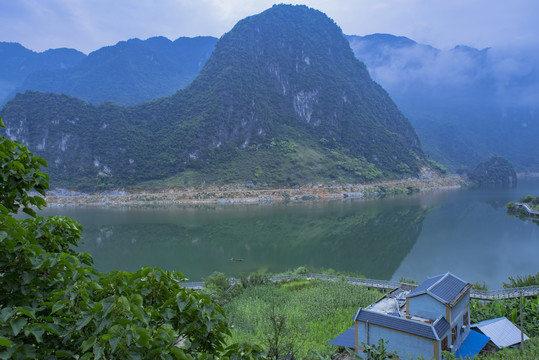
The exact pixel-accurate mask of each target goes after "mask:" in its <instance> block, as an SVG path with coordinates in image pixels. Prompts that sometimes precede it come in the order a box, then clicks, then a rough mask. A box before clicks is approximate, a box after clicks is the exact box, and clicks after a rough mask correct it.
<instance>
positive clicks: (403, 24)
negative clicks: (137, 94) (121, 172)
mask: <svg viewBox="0 0 539 360" xmlns="http://www.w3.org/2000/svg"><path fill="white" fill-rule="evenodd" d="M285 3H295V4H305V5H308V6H310V7H312V8H315V9H318V10H321V11H323V12H325V13H326V14H327V15H328V16H329V17H331V18H332V19H333V20H335V22H336V23H337V24H338V25H339V26H340V27H341V28H342V30H343V32H344V33H345V34H348V35H367V34H372V33H389V34H394V35H404V36H407V37H409V38H411V39H413V40H416V41H417V42H420V43H424V44H429V45H432V46H435V47H438V48H441V49H449V48H452V47H454V46H455V45H468V46H473V47H477V48H485V47H501V46H503V47H505V46H515V45H517V46H531V45H533V46H537V45H538V44H539V25H538V24H539V21H538V20H537V15H538V14H539V1H537V0H306V1H303V2H285ZM273 4H274V1H267V0H0V14H2V18H1V21H0V41H8V42H19V43H21V44H23V45H24V46H25V47H27V48H29V49H32V50H35V51H43V50H47V49H49V48H58V47H70V48H76V49H78V50H81V51H83V52H85V53H89V52H91V51H93V50H97V49H98V48H100V47H102V46H107V45H114V44H115V43H117V42H118V41H121V40H127V39H129V38H134V37H137V38H140V39H146V38H148V37H152V36H158V35H161V36H166V37H168V38H169V39H171V40H174V39H176V38H178V37H180V36H189V37H192V36H198V35H211V36H215V37H220V36H221V35H223V34H224V33H225V32H227V31H229V30H230V29H231V28H232V27H233V26H234V24H235V23H236V22H238V21H239V20H241V19H242V18H244V17H246V16H249V15H254V14H257V13H259V12H261V11H264V10H265V9H267V8H269V7H271V6H272V5H273Z"/></svg>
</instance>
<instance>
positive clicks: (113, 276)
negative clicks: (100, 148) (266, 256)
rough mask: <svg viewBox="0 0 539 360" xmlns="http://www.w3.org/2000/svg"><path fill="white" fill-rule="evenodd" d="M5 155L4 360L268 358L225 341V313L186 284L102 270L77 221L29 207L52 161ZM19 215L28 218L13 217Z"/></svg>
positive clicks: (1, 142) (1, 149)
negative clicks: (81, 246) (81, 248)
mask: <svg viewBox="0 0 539 360" xmlns="http://www.w3.org/2000/svg"><path fill="white" fill-rule="evenodd" d="M0 126H1V127H4V125H3V123H2V121H1V119H0ZM0 158H1V160H0V161H1V168H0V190H1V191H0V289H2V291H1V292H0V359H56V358H60V357H64V358H68V359H69V358H71V359H80V360H85V359H101V358H106V359H115V358H119V359H213V358H220V359H256V358H260V357H261V355H260V349H259V348H258V347H257V346H251V345H249V344H227V342H226V340H227V335H229V330H228V328H227V323H226V319H225V316H224V312H223V310H222V309H221V308H220V307H219V306H215V305H214V304H213V303H211V301H210V299H209V298H208V297H206V296H204V295H202V294H200V293H197V292H195V291H193V290H189V289H186V288H184V287H182V286H181V282H182V281H183V280H184V277H183V275H182V274H181V273H179V272H170V271H163V270H161V269H157V268H149V267H144V268H142V269H140V270H139V271H137V272H135V273H131V272H125V271H113V272H110V273H105V274H102V273H100V272H98V271H97V270H95V269H94V268H93V267H92V264H93V260H92V257H91V256H90V255H89V254H85V253H78V252H77V251H76V250H75V248H76V246H77V245H78V243H79V241H80V238H81V231H82V227H81V226H80V224H78V223H77V222H76V221H73V220H71V219H69V218H67V217H61V216H54V217H48V218H43V217H37V216H36V213H35V211H34V210H33V209H32V206H35V207H37V208H38V209H41V208H43V207H44V206H46V203H45V201H44V199H43V198H42V197H41V196H39V194H40V195H44V193H45V191H46V190H47V189H48V188H49V185H48V177H47V175H46V174H44V173H43V172H41V166H46V162H45V160H44V159H42V158H40V157H37V156H35V155H33V154H32V153H31V152H29V151H28V149H27V148H26V147H25V146H23V145H22V144H20V143H18V142H16V141H11V140H9V139H7V138H5V137H3V136H0ZM31 191H35V192H37V193H38V195H33V194H31ZM21 208H22V211H23V212H25V213H27V214H28V215H30V217H29V218H27V219H17V218H15V215H16V214H17V213H18V212H19V209H21Z"/></svg>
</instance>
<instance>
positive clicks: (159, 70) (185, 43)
mask: <svg viewBox="0 0 539 360" xmlns="http://www.w3.org/2000/svg"><path fill="white" fill-rule="evenodd" d="M216 42H217V39H216V38H214V37H209V36H206V37H196V38H186V37H181V38H178V39H176V40H175V41H170V40H169V39H167V38H164V37H153V38H149V39H147V40H139V39H131V40H128V41H121V42H119V43H117V44H116V45H114V46H107V47H103V48H101V49H99V50H97V51H94V52H92V53H90V54H89V55H88V56H87V57H86V58H84V59H83V60H82V61H80V62H79V63H77V64H76V65H75V66H73V67H70V68H64V69H54V70H42V71H37V72H33V73H31V74H29V75H28V76H27V77H26V78H25V80H24V82H23V83H22V85H20V86H19V87H18V88H17V89H16V91H17V92H24V91H25V90H37V91H41V92H54V93H58V94H68V95H71V96H75V97H78V98H80V99H83V100H85V101H88V102H91V103H94V104H97V103H100V102H104V101H112V102H114V103H117V104H121V105H134V104H137V103H139V102H143V101H149V100H152V99H155V98H158V97H161V96H167V95H172V94H174V93H175V92H176V91H177V90H179V89H182V88H184V87H186V86H187V85H188V84H189V83H190V82H191V81H193V79H194V78H195V77H196V76H197V75H198V74H199V72H200V70H201V69H202V67H203V66H204V64H205V63H206V61H207V60H208V58H209V57H210V55H211V53H212V51H213V47H214V46H215V43H216Z"/></svg>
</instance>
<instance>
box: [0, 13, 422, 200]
mask: <svg viewBox="0 0 539 360" xmlns="http://www.w3.org/2000/svg"><path fill="white" fill-rule="evenodd" d="M3 115H4V117H5V119H6V123H7V124H8V128H9V134H10V136H12V137H13V138H14V139H18V140H23V141H24V142H25V143H28V144H29V146H30V148H31V149H32V150H34V151H36V153H37V154H39V155H41V156H43V157H44V158H45V159H47V160H48V162H49V163H50V164H51V173H50V175H51V182H52V184H53V185H54V186H67V187H77V188H82V189H93V190H95V189H97V190H102V189H108V188H112V187H134V186H149V183H148V181H153V182H152V183H151V184H152V185H153V186H162V187H171V186H185V185H200V184H208V183H214V184H220V183H245V184H256V185H261V186H264V185H289V186H291V185H296V184H301V183H306V182H313V181H324V182H330V181H334V180H335V181H343V182H344V181H346V182H363V181H371V180H374V179H380V178H399V177H409V176H416V175H418V173H419V170H420V167H421V166H425V165H426V159H425V155H424V154H423V151H422V150H421V146H420V143H419V140H418V138H417V135H416V134H415V132H414V130H413V128H412V127H411V125H410V124H409V122H408V121H407V119H406V118H405V117H404V116H403V115H402V114H401V113H400V112H399V110H398V109H397V107H396V106H395V104H394V103H393V102H392V100H391V99H390V97H389V96H388V95H387V93H386V92H385V91H384V90H383V89H382V88H381V87H380V86H379V85H378V84H376V83H375V82H373V81H372V80H371V79H370V77H369V74H368V72H367V70H366V68H365V66H364V65H363V64H362V63H360V62H359V61H358V60H357V59H356V58H355V57H354V54H353V53H352V51H351V49H350V46H349V44H348V42H347V41H346V39H345V38H344V37H343V35H342V32H341V30H340V29H339V27H338V26H337V25H335V23H334V22H333V21H332V20H331V19H329V18H328V17H327V16H325V15H324V14H323V13H321V12H318V11H316V10H313V9H309V8H307V7H305V6H289V5H278V6H274V7H272V8H271V9H269V10H267V11H265V12H263V13H261V14H259V15H256V16H252V17H249V18H246V19H244V20H242V21H240V22H239V23H238V24H237V25H236V26H235V27H234V28H233V29H232V30H231V31H230V32H228V33H227V34H225V35H224V36H223V37H222V38H221V39H220V40H219V42H218V43H217V44H216V46H215V50H214V52H213V54H212V55H211V57H210V59H209V60H208V61H207V62H206V65H205V66H204V68H203V70H202V71H201V73H200V75H199V76H198V77H197V78H196V79H195V80H194V81H193V82H192V83H191V84H190V85H189V86H188V87H187V88H186V89H183V90H181V91H179V92H177V93H176V94H175V95H172V96H169V97H166V98H161V99H157V100H154V101H152V102H149V103H144V104H140V105H137V106H132V107H120V106H116V105H113V104H111V103H103V104H100V105H97V106H94V105H89V104H87V103H84V102H82V101H80V100H77V99H74V98H70V97H67V96H60V95H54V94H42V93H36V92H28V93H26V94H24V95H18V96H17V97H15V99H13V100H12V101H10V102H9V103H8V104H6V106H5V107H4V109H3Z"/></svg>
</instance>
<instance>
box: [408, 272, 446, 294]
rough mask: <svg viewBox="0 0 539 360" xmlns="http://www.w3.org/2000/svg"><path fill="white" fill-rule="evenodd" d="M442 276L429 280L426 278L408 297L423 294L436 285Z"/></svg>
mask: <svg viewBox="0 0 539 360" xmlns="http://www.w3.org/2000/svg"><path fill="white" fill-rule="evenodd" d="M443 277H444V276H443V275H438V276H433V277H431V278H428V279H427V280H425V281H423V282H422V283H421V284H420V285H419V286H418V287H416V288H415V289H414V290H412V291H410V293H409V294H408V296H413V295H419V294H424V293H425V292H426V291H427V289H428V288H429V287H431V286H432V285H434V284H436V283H437V282H438V281H439V280H440V279H441V278H443Z"/></svg>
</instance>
